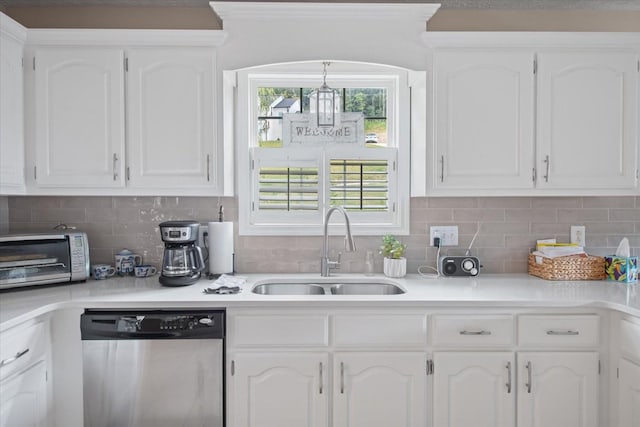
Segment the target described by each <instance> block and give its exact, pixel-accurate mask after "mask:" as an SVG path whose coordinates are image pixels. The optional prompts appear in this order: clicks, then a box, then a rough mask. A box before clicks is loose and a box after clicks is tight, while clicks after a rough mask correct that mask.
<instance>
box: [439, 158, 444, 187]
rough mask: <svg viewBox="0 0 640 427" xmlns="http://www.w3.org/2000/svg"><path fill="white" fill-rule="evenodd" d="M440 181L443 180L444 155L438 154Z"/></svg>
mask: <svg viewBox="0 0 640 427" xmlns="http://www.w3.org/2000/svg"><path fill="white" fill-rule="evenodd" d="M440 182H444V156H440Z"/></svg>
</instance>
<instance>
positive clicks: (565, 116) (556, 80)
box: [537, 50, 639, 189]
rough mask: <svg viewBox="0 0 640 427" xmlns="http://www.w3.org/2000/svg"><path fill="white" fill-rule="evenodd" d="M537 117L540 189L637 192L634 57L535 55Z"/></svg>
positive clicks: (616, 54) (600, 52)
mask: <svg viewBox="0 0 640 427" xmlns="http://www.w3.org/2000/svg"><path fill="white" fill-rule="evenodd" d="M537 113H538V150H537V151H538V153H537V154H538V155H537V164H538V166H537V168H538V170H539V171H540V172H539V173H538V186H539V187H540V188H594V189H600V188H602V189H632V188H634V187H635V185H636V168H637V162H636V149H637V148H636V147H637V141H638V114H639V111H638V59H637V55H634V54H633V53H628V52H616V51H611V50H596V51H589V52H570V51H569V52H567V51H563V52H540V53H538V109H537Z"/></svg>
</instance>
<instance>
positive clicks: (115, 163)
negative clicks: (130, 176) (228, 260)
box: [113, 153, 118, 181]
mask: <svg viewBox="0 0 640 427" xmlns="http://www.w3.org/2000/svg"><path fill="white" fill-rule="evenodd" d="M117 179H118V155H117V154H116V153H113V180H114V181H115V180H117Z"/></svg>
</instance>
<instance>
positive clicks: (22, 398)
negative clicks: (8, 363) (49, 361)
mask: <svg viewBox="0 0 640 427" xmlns="http://www.w3.org/2000/svg"><path fill="white" fill-rule="evenodd" d="M46 372H47V370H46V363H45V362H44V361H41V362H38V363H36V364H35V365H34V366H32V367H30V368H29V369H27V370H26V371H24V372H22V373H21V374H20V375H17V376H14V377H12V378H10V379H7V380H5V381H2V382H0V408H2V410H0V427H15V426H20V427H43V426H46V425H48V422H47V420H48V417H47V401H46V396H47V380H46Z"/></svg>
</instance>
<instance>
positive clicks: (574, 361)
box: [517, 352, 599, 427]
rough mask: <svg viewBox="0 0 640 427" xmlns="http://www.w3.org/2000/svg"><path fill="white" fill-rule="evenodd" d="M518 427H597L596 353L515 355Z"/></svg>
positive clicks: (531, 353) (528, 353)
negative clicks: (516, 361) (516, 356)
mask: <svg viewBox="0 0 640 427" xmlns="http://www.w3.org/2000/svg"><path fill="white" fill-rule="evenodd" d="M517 396H518V411H517V412H518V424H517V425H518V427H534V426H535V427H538V426H539V427H597V426H598V405H599V401H598V353H596V352H576V353H574V352H526V353H518V393H517Z"/></svg>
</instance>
